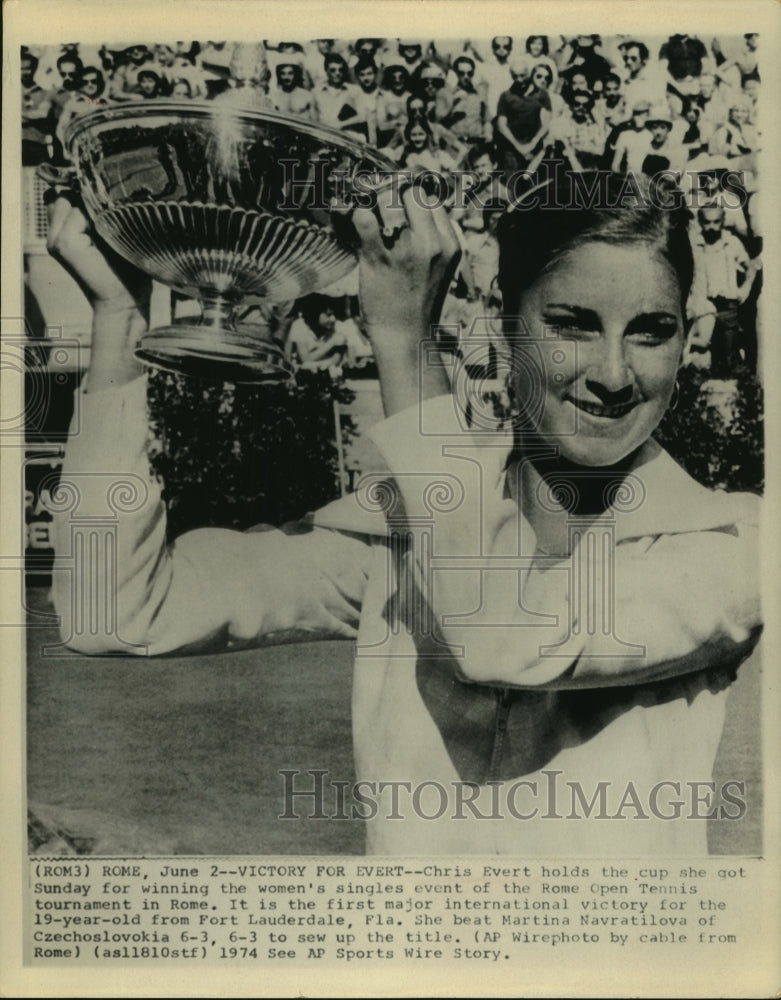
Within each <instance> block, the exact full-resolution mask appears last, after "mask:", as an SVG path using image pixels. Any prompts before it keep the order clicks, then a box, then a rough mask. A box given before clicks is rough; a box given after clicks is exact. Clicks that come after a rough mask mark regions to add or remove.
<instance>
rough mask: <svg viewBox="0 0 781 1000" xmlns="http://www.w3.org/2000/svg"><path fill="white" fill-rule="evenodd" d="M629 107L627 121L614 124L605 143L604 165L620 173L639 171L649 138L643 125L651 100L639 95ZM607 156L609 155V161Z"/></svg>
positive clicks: (645, 121) (645, 122) (649, 111)
mask: <svg viewBox="0 0 781 1000" xmlns="http://www.w3.org/2000/svg"><path fill="white" fill-rule="evenodd" d="M631 108H632V116H631V118H630V119H629V121H628V122H624V123H623V124H622V125H618V126H616V128H614V129H613V132H612V133H611V134H610V135H609V136H608V139H607V142H606V144H605V157H606V161H605V165H606V166H608V167H609V169H610V170H614V171H619V172H622V173H623V172H626V171H630V170H631V171H634V172H636V173H639V172H640V168H641V166H642V163H643V157H644V156H645V153H646V151H647V149H648V144H649V140H650V136H649V134H648V131H647V130H646V127H645V126H646V124H647V122H648V119H649V117H650V114H651V102H650V101H649V100H648V99H647V98H645V97H640V98H637V99H635V101H634V102H633V103H632V105H631ZM607 157H611V159H610V160H609V162H608V161H607Z"/></svg>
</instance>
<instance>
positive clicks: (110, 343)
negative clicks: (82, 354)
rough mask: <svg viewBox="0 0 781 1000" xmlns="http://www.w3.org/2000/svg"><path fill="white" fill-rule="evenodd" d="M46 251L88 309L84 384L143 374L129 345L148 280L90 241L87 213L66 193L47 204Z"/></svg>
mask: <svg viewBox="0 0 781 1000" xmlns="http://www.w3.org/2000/svg"><path fill="white" fill-rule="evenodd" d="M48 214H49V238H48V244H47V245H48V250H49V253H50V254H51V255H52V257H54V258H55V260H57V261H59V263H60V264H62V266H63V267H64V268H65V270H66V271H67V272H68V273H69V274H70V275H71V276H72V277H73V278H74V280H75V281H76V282H77V284H78V285H79V287H80V288H81V289H82V291H83V292H84V294H85V295H86V296H87V299H88V300H89V302H90V305H91V306H92V308H93V325H92V346H91V352H90V379H89V388H90V391H92V392H94V391H95V390H96V389H99V388H105V387H107V386H111V385H113V386H116V385H122V384H124V383H125V382H129V381H132V379H134V378H137V377H138V376H139V375H141V374H142V373H143V368H142V366H141V365H140V363H139V362H138V361H137V360H136V357H135V354H134V349H135V346H136V343H137V341H138V338H139V337H140V336H141V334H142V333H144V331H145V330H146V328H147V321H148V313H149V296H150V292H151V282H150V280H149V279H148V278H146V277H145V276H144V275H142V274H141V272H140V271H137V270H136V269H135V268H133V267H132V266H131V265H130V264H128V263H127V262H126V261H124V260H122V258H120V257H119V256H118V255H117V254H114V253H113V252H112V251H110V250H108V249H107V248H106V249H102V248H101V247H99V246H98V245H97V244H96V243H95V242H94V240H93V238H92V235H91V232H90V225H89V222H88V221H87V217H86V216H85V215H84V212H83V211H82V210H81V208H79V207H76V206H74V205H73V203H72V200H71V199H70V198H68V197H65V196H60V197H57V198H56V199H55V200H54V201H53V202H52V203H51V204H50V205H49V206H48Z"/></svg>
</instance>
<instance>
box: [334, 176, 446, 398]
mask: <svg viewBox="0 0 781 1000" xmlns="http://www.w3.org/2000/svg"><path fill="white" fill-rule="evenodd" d="M391 180H392V184H386V185H385V186H383V187H381V188H380V189H379V190H378V192H377V206H376V208H375V209H373V210H372V209H368V208H357V209H355V211H354V212H353V223H354V225H355V228H356V230H357V232H358V234H359V236H360V238H361V255H360V265H359V282H360V285H359V290H360V300H361V309H362V312H363V318H364V323H365V327H366V332H367V333H368V335H369V339H370V340H371V343H372V347H373V349H374V356H375V358H376V361H377V367H378V370H379V374H380V381H381V386H382V394H383V401H384V403H385V412H386V415H388V416H390V414H391V413H395V412H397V411H398V410H400V409H403V408H405V407H406V406H409V405H412V404H413V403H415V402H419V401H420V400H421V398H427V397H429V396H434V395H442V394H444V393H447V392H448V391H449V383H448V380H447V377H446V375H445V373H444V371H443V369H442V368H441V366H434V365H431V364H424V365H423V367H422V368H421V365H420V343H421V341H423V340H426V339H428V338H430V337H431V335H432V326H433V324H435V323H436V322H437V321H438V320H439V316H440V313H441V311H442V303H443V302H444V299H445V295H446V294H447V290H448V288H449V286H450V282H451V281H452V279H453V275H454V274H455V271H456V267H457V265H458V259H459V256H460V247H459V243H458V240H457V238H456V235H455V233H454V231H453V227H452V225H451V223H450V220H449V218H448V216H447V213H446V211H445V209H444V208H443V207H441V206H440V207H437V202H436V200H434V199H433V198H431V197H429V196H428V195H426V194H425V192H424V191H423V189H422V188H421V187H420V185H418V184H412V185H408V186H407V188H406V190H403V192H402V191H401V190H400V182H401V179H400V178H399V177H393V178H392V179H391ZM418 376H420V377H418Z"/></svg>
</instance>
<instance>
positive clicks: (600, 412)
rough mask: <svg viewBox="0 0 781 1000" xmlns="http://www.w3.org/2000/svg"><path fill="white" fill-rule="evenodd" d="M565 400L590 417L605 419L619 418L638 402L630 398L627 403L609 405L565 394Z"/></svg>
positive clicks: (632, 408)
mask: <svg viewBox="0 0 781 1000" xmlns="http://www.w3.org/2000/svg"><path fill="white" fill-rule="evenodd" d="M567 401H568V402H570V403H572V405H573V406H576V407H577V408H578V409H579V410H582V411H583V412H584V413H588V414H589V416H591V417H603V418H604V419H606V420H619V419H620V418H621V417H625V416H626V415H627V413H630V412H631V411H632V410H634V408H635V407H636V406H637V404H638V400H632V401H631V402H629V403H620V404H614V405H613V406H609V405H605V404H603V403H592V402H589V401H588V400H585V399H576V398H575V397H573V396H567Z"/></svg>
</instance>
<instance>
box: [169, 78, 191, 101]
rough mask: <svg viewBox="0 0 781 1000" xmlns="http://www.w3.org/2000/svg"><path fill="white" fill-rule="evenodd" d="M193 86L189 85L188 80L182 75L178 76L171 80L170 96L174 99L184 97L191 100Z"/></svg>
mask: <svg viewBox="0 0 781 1000" xmlns="http://www.w3.org/2000/svg"><path fill="white" fill-rule="evenodd" d="M192 96H193V88H192V87H191V86H190V81H189V80H185V79H184V77H178V78H177V79H174V80H173V81H172V82H171V97H172V98H174V99H175V100H181V99H183V98H186V99H187V100H192Z"/></svg>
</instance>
